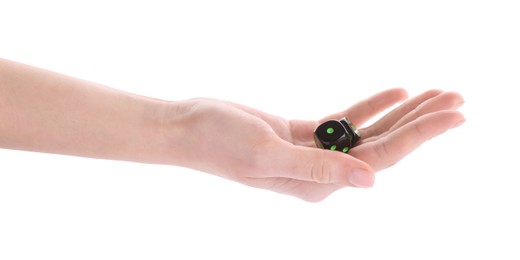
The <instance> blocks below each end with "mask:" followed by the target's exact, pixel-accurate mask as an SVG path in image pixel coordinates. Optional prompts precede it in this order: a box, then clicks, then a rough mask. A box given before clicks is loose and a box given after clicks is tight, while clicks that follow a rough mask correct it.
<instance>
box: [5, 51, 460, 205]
mask: <svg viewBox="0 0 520 260" xmlns="http://www.w3.org/2000/svg"><path fill="white" fill-rule="evenodd" d="M403 101H404V102H403ZM399 102H403V103H402V104H401V105H400V106H398V107H397V108H395V109H393V110H392V111H390V112H389V113H388V114H386V115H385V116H383V117H382V118H381V119H380V120H378V121H377V122H375V123H374V124H372V125H370V126H367V127H361V128H359V126H363V124H364V123H366V122H367V121H368V120H369V119H371V118H372V117H374V116H375V115H377V114H378V113H380V112H382V111H384V110H385V109H387V108H389V107H391V106H393V105H395V104H397V103H399ZM463 102H464V101H463V98H462V97H461V95H459V94H458V93H455V92H444V91H441V90H429V91H426V92H424V93H422V94H420V95H418V96H416V97H413V98H408V95H407V92H406V91H405V90H404V89H401V88H396V89H389V90H386V91H383V92H380V93H377V94H375V95H373V96H371V97H368V98H367V99H365V100H362V101H360V102H358V103H356V104H354V105H353V106H351V107H350V108H348V109H346V110H345V111H342V112H339V113H335V114H332V115H329V116H326V117H324V118H322V119H320V120H287V119H283V118H280V117H278V116H275V115H270V114H267V113H264V112H262V111H258V110H255V109H253V108H250V107H246V106H244V105H240V104H235V103H231V102H227V101H223V100H215V99H207V98H195V99H190V100H182V101H164V100H159V99H153V98H149V97H143V96H139V95H135V94H131V93H126V92H123V91H119V90H115V89H112V88H108V87H105V86H102V85H99V84H96V83H93V82H88V81H84V80H80V79H75V78H71V77H68V76H65V75H62V74H59V73H55V72H51V71H46V70H43V69H39V68H34V67H31V66H28V65H24V64H20V63H16V62H13V61H8V60H3V59H0V122H2V123H1V124H0V147H1V148H7V149H18V150H27V151H37V152H46V153H57V154H67V155H74V156H82V157H91V158H102V159H111V160H127V161H135V162H142V163H155V164H169V165H176V166H181V167H187V168H191V169H195V170H199V171H204V172H207V173H210V174H214V175H217V176H220V177H223V178H226V179H229V180H233V181H236V182H240V183H242V184H246V185H249V186H252V187H256V188H262V189H268V190H272V191H275V192H279V193H283V194H288V195H292V196H295V197H298V198H300V199H303V200H306V201H310V202H317V201H321V200H323V199H325V198H326V197H327V196H329V195H330V194H332V193H333V192H335V191H337V190H339V189H341V188H344V187H363V188H367V187H371V186H372V185H373V183H374V178H375V176H374V173H375V172H378V171H381V170H383V169H385V168H388V167H390V166H392V165H394V164H395V163H397V162H398V161H399V160H401V159H402V158H404V157H405V156H406V155H408V154H409V153H411V152H412V151H414V150H415V149H416V148H418V147H419V146H420V145H421V144H422V143H424V142H425V141H427V140H430V139H431V138H433V137H435V136H438V135H440V134H442V133H444V132H445V131H447V130H448V129H451V128H454V127H457V126H459V125H461V124H462V123H463V122H464V117H463V115H462V114H461V113H460V112H458V111H457V108H458V107H459V106H461V105H462V104H463ZM345 116H346V117H348V118H349V119H350V120H351V121H352V122H353V124H354V125H356V126H358V128H359V132H360V134H361V137H362V138H361V140H360V142H359V144H358V145H357V146H356V147H354V148H353V149H351V151H350V152H349V153H348V154H344V153H340V152H335V151H329V150H323V149H317V148H316V146H315V144H314V140H313V136H312V134H313V131H314V129H315V128H316V127H317V126H318V125H319V124H320V123H321V122H324V121H326V120H328V119H339V118H342V117H345Z"/></svg>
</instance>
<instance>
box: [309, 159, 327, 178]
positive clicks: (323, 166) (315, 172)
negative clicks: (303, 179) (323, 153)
mask: <svg viewBox="0 0 520 260" xmlns="http://www.w3.org/2000/svg"><path fill="white" fill-rule="evenodd" d="M331 177H332V167H331V166H330V164H328V163H326V162H325V160H318V161H317V162H312V163H311V165H310V178H311V180H314V181H315V182H317V183H330V182H331Z"/></svg>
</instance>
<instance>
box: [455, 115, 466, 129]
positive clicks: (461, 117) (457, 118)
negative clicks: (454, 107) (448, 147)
mask: <svg viewBox="0 0 520 260" xmlns="http://www.w3.org/2000/svg"><path fill="white" fill-rule="evenodd" d="M453 114H454V115H453V117H454V119H453V122H454V123H453V124H452V126H451V128H456V127H459V126H461V125H463V124H464V123H465V122H466V117H464V115H463V114H462V113H460V112H458V111H454V113H453Z"/></svg>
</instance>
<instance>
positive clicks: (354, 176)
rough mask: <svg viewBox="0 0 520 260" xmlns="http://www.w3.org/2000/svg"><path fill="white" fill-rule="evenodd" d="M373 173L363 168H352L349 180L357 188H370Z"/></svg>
mask: <svg viewBox="0 0 520 260" xmlns="http://www.w3.org/2000/svg"><path fill="white" fill-rule="evenodd" d="M374 181H375V175H374V173H373V172H370V171H367V170H365V169H353V170H352V171H351V172H350V176H349V182H350V184H352V185H353V186H355V187H358V188H370V187H372V186H374Z"/></svg>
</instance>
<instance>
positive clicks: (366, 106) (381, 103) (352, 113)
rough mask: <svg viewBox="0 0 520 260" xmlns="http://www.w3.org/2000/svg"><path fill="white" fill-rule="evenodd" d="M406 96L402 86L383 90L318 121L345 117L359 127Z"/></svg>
mask: <svg viewBox="0 0 520 260" xmlns="http://www.w3.org/2000/svg"><path fill="white" fill-rule="evenodd" d="M407 97H408V93H407V92H406V90H404V89H402V88H393V89H389V90H385V91H382V92H379V93H377V94H375V95H373V96H371V97H369V98H367V99H364V100H361V101H359V102H358V103H356V104H354V105H353V106H351V107H350V108H348V109H346V110H344V111H342V112H339V113H335V114H332V115H329V116H327V117H325V118H323V119H322V120H320V122H324V121H327V120H330V119H340V118H343V117H347V118H348V119H350V121H351V122H352V123H353V124H354V125H355V126H356V127H359V126H361V125H363V124H364V123H365V122H366V121H368V120H370V119H371V118H372V117H374V116H376V115H377V114H379V113H380V112H382V111H383V110H385V109H387V108H389V107H391V106H392V105H394V104H396V103H398V102H400V101H403V100H404V99H406V98H407Z"/></svg>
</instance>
